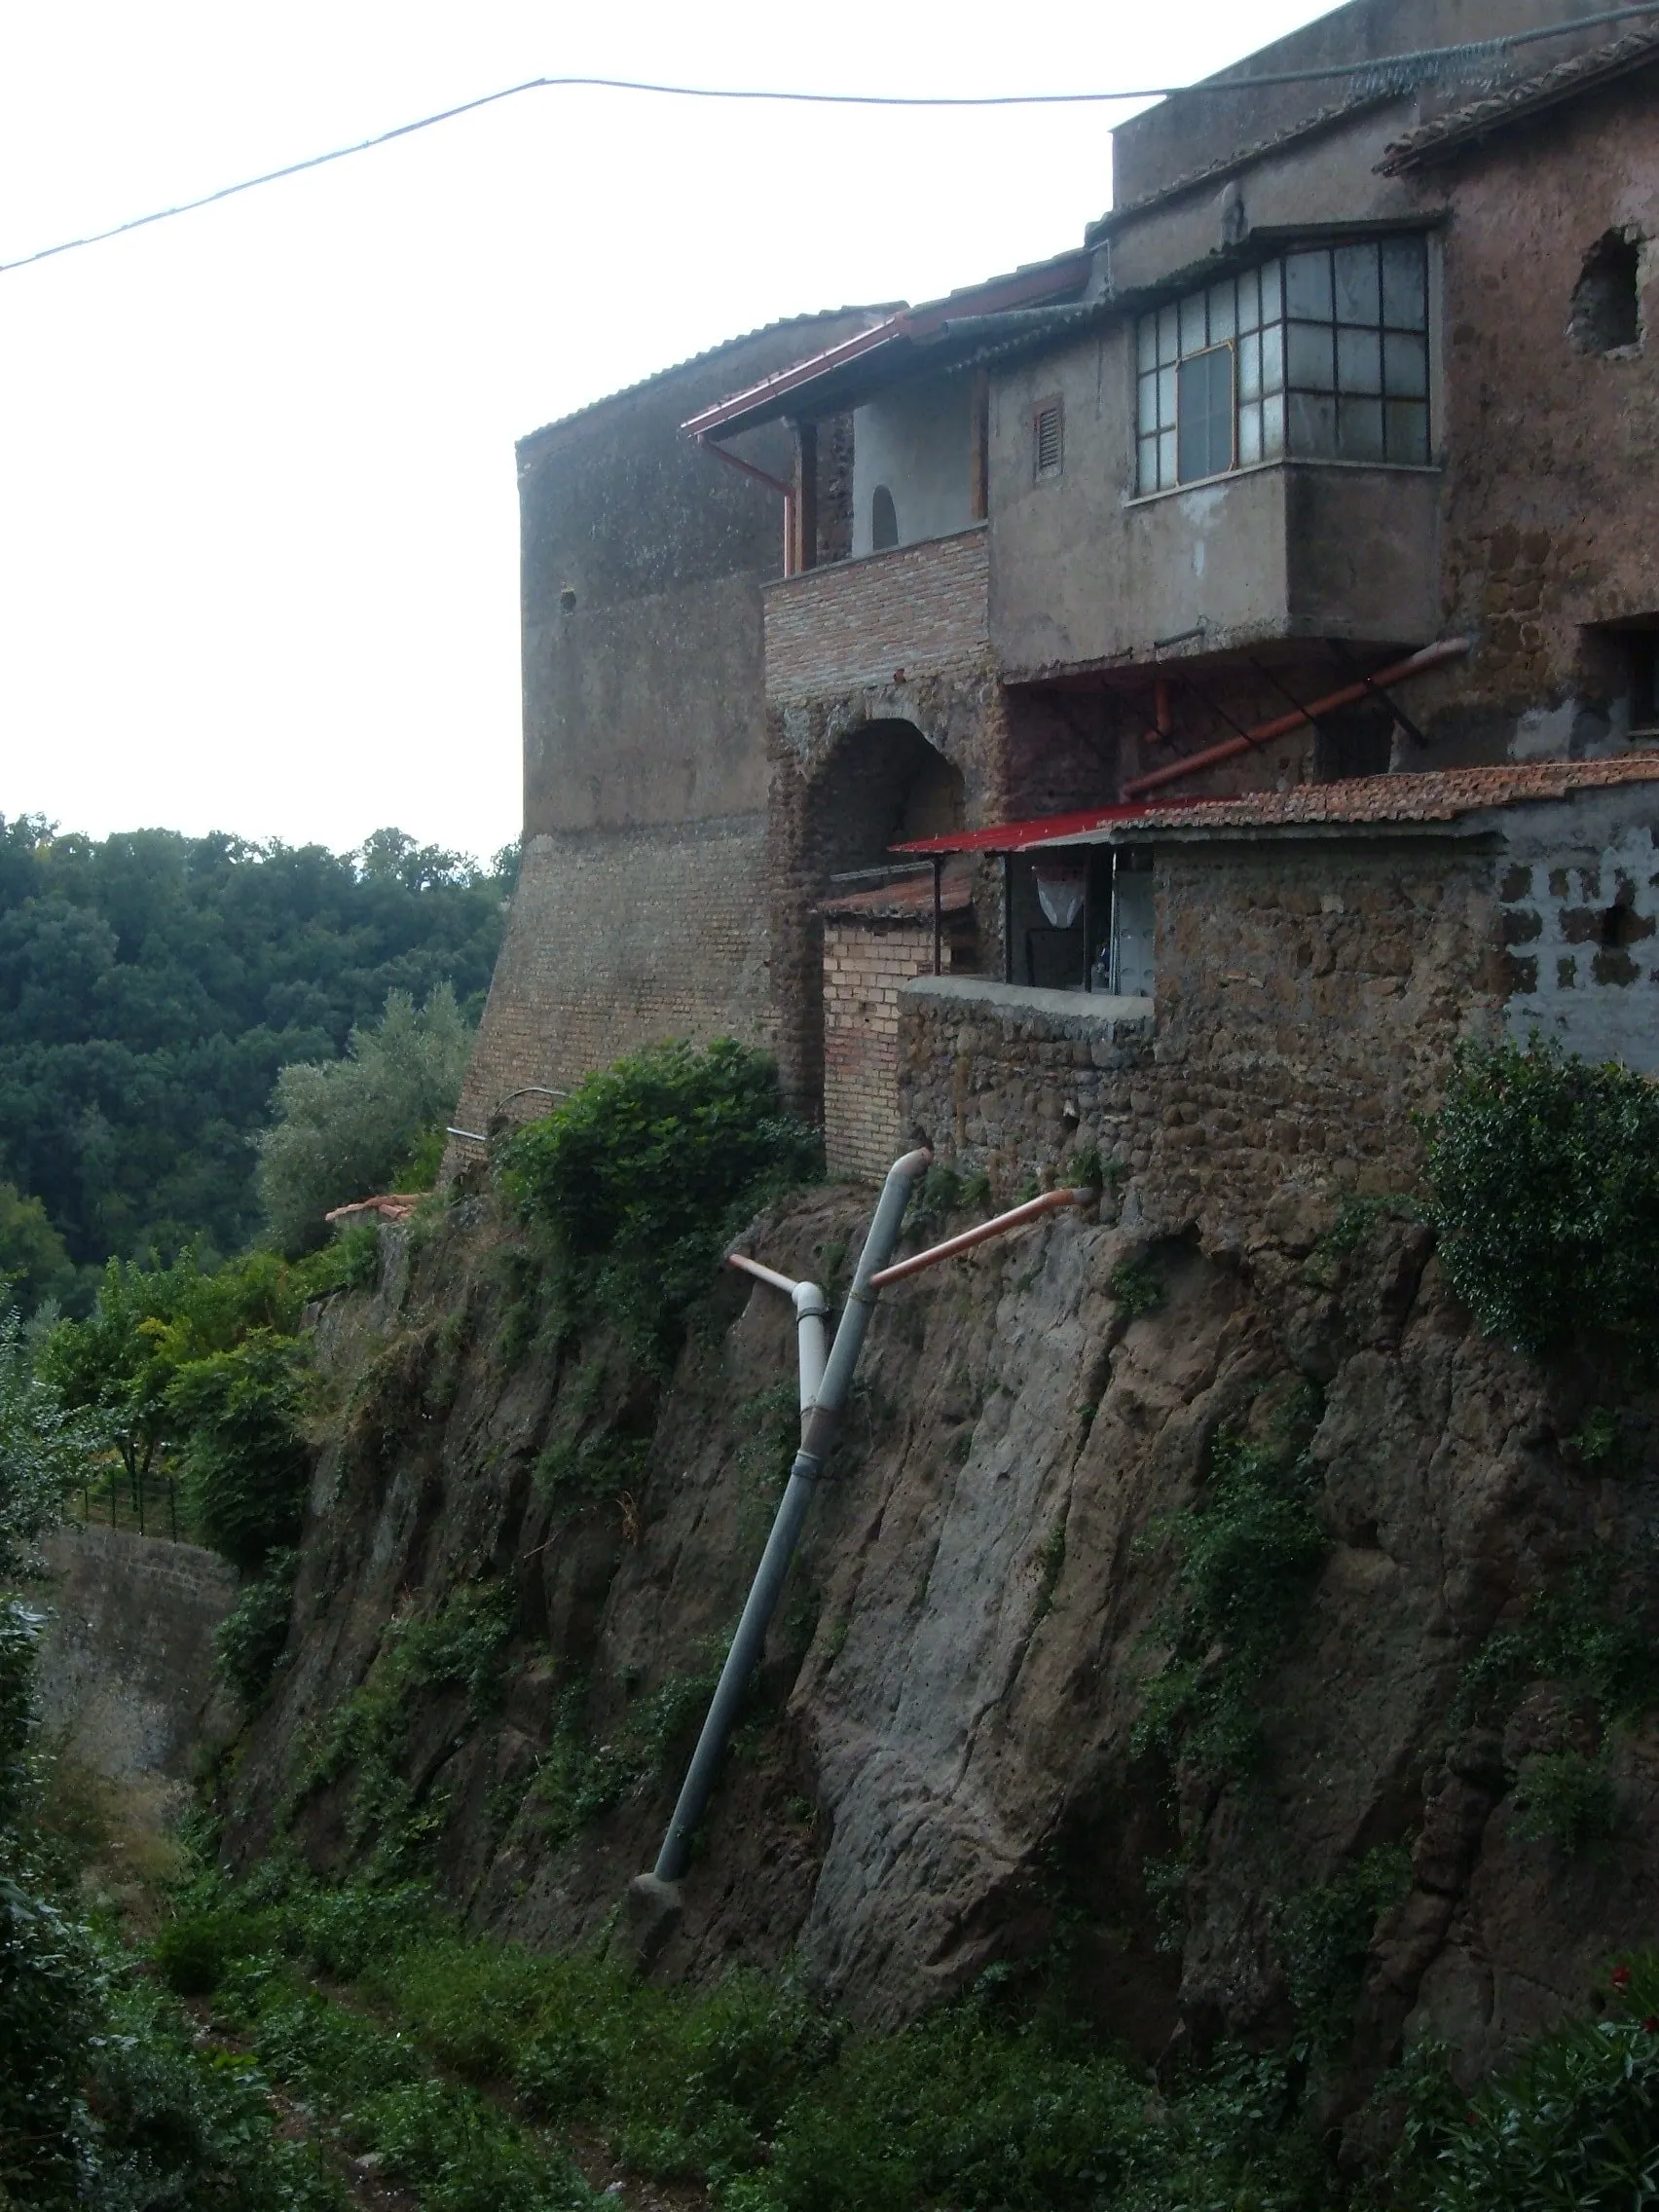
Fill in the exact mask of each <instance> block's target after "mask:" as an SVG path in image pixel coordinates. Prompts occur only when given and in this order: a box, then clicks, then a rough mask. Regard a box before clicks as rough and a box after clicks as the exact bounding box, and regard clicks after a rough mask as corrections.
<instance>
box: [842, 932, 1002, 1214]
mask: <svg viewBox="0 0 1659 2212" xmlns="http://www.w3.org/2000/svg"><path fill="white" fill-rule="evenodd" d="M948 930H949V936H948V939H947V941H946V943H945V945H944V948H943V950H944V959H945V964H946V967H947V968H948V967H950V966H951V965H952V964H953V963H954V962H955V961H959V960H960V959H961V958H962V956H963V954H964V952H965V951H966V949H967V944H968V940H970V938H971V937H972V932H973V918H972V916H971V915H966V914H956V915H952V916H950V917H949V918H948ZM932 973H933V921H932V918H931V917H930V918H929V919H927V920H925V921H887V920H875V921H867V920H861V921H855V920H853V919H852V918H851V917H846V916H835V915H830V916H827V917H826V920H825V923H824V1152H825V1158H826V1160H827V1161H828V1164H829V1168H830V1173H831V1174H832V1175H862V1176H866V1177H867V1178H869V1180H870V1181H872V1182H875V1181H879V1180H880V1178H881V1177H882V1176H883V1175H885V1174H886V1172H887V1170H888V1168H889V1167H891V1166H892V1164H893V1161H894V1159H895V1158H896V1156H897V1155H898V1154H899V1153H900V1152H901V1151H903V1143H902V1141H901V1140H902V1139H903V1136H904V1134H905V1125H904V1124H903V1123H902V1120H901V1114H900V1103H899V993H900V989H901V986H902V985H903V984H904V983H907V982H908V981H909V980H910V979H911V977H916V976H931V975H932Z"/></svg>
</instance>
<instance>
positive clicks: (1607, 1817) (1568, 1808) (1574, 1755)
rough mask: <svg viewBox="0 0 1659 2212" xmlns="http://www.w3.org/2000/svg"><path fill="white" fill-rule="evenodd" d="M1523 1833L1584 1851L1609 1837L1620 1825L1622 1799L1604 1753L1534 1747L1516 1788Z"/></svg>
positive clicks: (1538, 1839)
mask: <svg viewBox="0 0 1659 2212" xmlns="http://www.w3.org/2000/svg"><path fill="white" fill-rule="evenodd" d="M1512 1796H1513V1802H1514V1805H1515V1811H1516V1815H1517V1820H1516V1825H1517V1826H1518V1828H1519V1829H1520V1832H1521V1833H1522V1835H1524V1836H1526V1837H1527V1838H1528V1839H1529V1840H1530V1841H1531V1842H1534V1843H1553V1844H1555V1845H1556V1846H1557V1847H1558V1848H1559V1849H1560V1850H1562V1851H1566V1852H1569V1853H1571V1852H1579V1851H1583V1850H1585V1849H1587V1848H1588V1847H1589V1846H1590V1845H1591V1844H1595V1843H1602V1842H1604V1841H1605V1839H1606V1838H1607V1837H1608V1836H1610V1835H1611V1834H1612V1833H1613V1831H1614V1829H1615V1827H1616V1826H1617V1825H1618V1801H1617V1799H1616V1798H1615V1796H1614V1794H1613V1785H1612V1781H1611V1778H1610V1777H1609V1775H1608V1773H1607V1768H1606V1761H1605V1759H1604V1758H1601V1757H1596V1756H1593V1755H1591V1754H1590V1753H1589V1752H1586V1751H1572V1750H1567V1751H1534V1752H1533V1753H1532V1754H1531V1755H1530V1757H1529V1758H1527V1759H1524V1760H1523V1761H1522V1764H1521V1769H1520V1772H1519V1773H1518V1774H1517V1776H1516V1778H1515V1788H1514V1790H1513V1792H1512Z"/></svg>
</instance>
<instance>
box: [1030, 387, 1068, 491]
mask: <svg viewBox="0 0 1659 2212" xmlns="http://www.w3.org/2000/svg"><path fill="white" fill-rule="evenodd" d="M1033 422H1034V424H1035V432H1036V448H1037V474H1038V475H1039V476H1058V474H1059V473H1060V469H1061V466H1062V464H1063V462H1064V461H1065V417H1064V415H1063V414H1062V412H1061V409H1060V403H1059V401H1058V400H1057V399H1046V400H1045V401H1044V402H1043V404H1042V406H1041V407H1039V408H1038V410H1037V412H1036V415H1035V417H1034V418H1033Z"/></svg>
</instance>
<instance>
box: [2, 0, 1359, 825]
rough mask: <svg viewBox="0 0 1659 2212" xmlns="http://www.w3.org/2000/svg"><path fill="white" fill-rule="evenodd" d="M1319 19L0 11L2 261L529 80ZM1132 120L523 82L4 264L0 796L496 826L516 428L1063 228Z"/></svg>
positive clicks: (1090, 70) (379, 3) (996, 262)
mask: <svg viewBox="0 0 1659 2212" xmlns="http://www.w3.org/2000/svg"><path fill="white" fill-rule="evenodd" d="M1320 12H1321V11H1320V9H1319V8H1318V7H1317V6H1315V5H1309V0H1252V4H1251V5H1250V6H1249V7H1247V8H1245V9H1243V10H1240V9H1239V8H1238V7H1236V6H1222V5H1220V4H1219V0H1187V4H1186V5H1185V6H1183V7H1181V8H1175V7H1169V6H1166V7H1162V8H1149V7H1144V6H1135V7H1131V6H1125V5H1123V4H1122V0H1118V4H1116V5H1112V4H1110V0H1109V4H1107V5H1104V6H1102V5H1100V4H1099V0H1095V4H1093V5H1088V4H1085V0H1043V4H1042V5H1041V6H1038V7H1035V8H1033V9H1031V11H1030V12H1029V13H1027V12H1026V11H1025V9H1023V8H1022V7H1020V6H1019V5H1017V4H1015V5H1012V6H1008V5H1004V6H998V7H990V6H986V5H984V4H983V0H951V4H944V0H926V4H924V0H838V4H837V5H836V6H834V7H830V8H803V7H800V6H795V5H788V4H780V0H772V4H770V5H767V6H761V5H758V4H756V0H726V4H724V5H722V6H719V7H710V6H707V5H705V6H701V7H698V6H689V7H688V6H684V5H678V6H670V5H658V4H655V0H612V4H611V5H609V6H608V7H583V8H580V9H576V8H571V7H569V6H563V5H559V4H557V0H540V4H536V0H473V4H472V5H471V6H458V5H456V4H455V0H445V4H442V5H440V4H436V0H396V4H392V0H283V4H282V5H281V6H279V7H278V6H270V5H267V6H255V5H253V4H252V0H197V4H189V0H146V4H145V5H142V6H134V5H133V4H132V0H103V4H96V5H94V4H90V0H49V4H46V5H34V6H29V5H27V4H26V0H6V4H5V5H3V6H0V261H3V260H9V259H11V258H12V257H13V256H14V255H16V254H18V253H21V252H27V251H29V250H31V249H32V248H34V247H36V246H39V245H44V244H49V243H52V242H54V241H55V240H57V239H59V238H62V237H67V236H72V235H74V234H76V233H78V232H81V231H84V230H89V229H95V228H98V227H101V226H102V225H104V224H106V223H109V222H113V221H119V220H121V219H122V218H124V217H126V216H128V215H132V214H137V213H141V212H144V211H146V210H147V209H149V208H150V207H152V206H158V205H162V204H165V203H168V202H170V201H174V200H178V199H183V198H188V197H190V196H192V195H194V194H196V193H199V192H203V191H206V190H210V189H212V188H213V187H214V186H216V185H219V184H223V183H228V182H230V181H232V180H233V179H235V178H237V177H239V176H241V175H245V174H248V173H250V172H252V171H255V170H257V169H260V168H265V167H271V166H276V165H277V164H279V163H282V162H284V161H289V160H293V159H295V158H297V157H299V156H302V155H305V154H309V153H313V152H318V151H321V150H322V149H323V148H325V147H327V146H330V145H333V144H337V143H342V142H344V141H347V140H350V139H352V138H357V137H362V136H366V135H368V134H369V133H370V132H372V131H375V130H379V129H387V128H388V127H390V126H392V125H394V124H397V123H401V122H404V121H407V120H409V119H411V118H413V117H414V116H417V115H419V114H422V113H424V112H426V111H428V110H430V109H433V108H437V107H442V106H447V105H449V104H451V103H453V102H454V101H456V100H458V99H462V98H466V97H469V96H471V95H473V94H476V93H478V92H488V91H491V90H494V89H495V88H497V87H498V86H501V85H505V84H510V83H512V82H513V81H514V80H516V79H519V78H523V77H529V76H537V75H543V74H549V73H555V72H565V71H576V72H591V73H599V74H610V75H645V76H654V77H665V78H680V79H683V80H685V81H688V82H692V83H702V84H720V83H726V84H733V83H735V84H748V85H757V84H774V85H786V86H797V87H809V88H815V89H824V90H835V91H850V90H859V91H869V90H880V91H903V92H985V91H1043V90H1054V89H1065V88H1066V87H1069V86H1084V85H1088V86H1091V87H1093V86H1117V85H1124V84H1136V83H1142V84H1144V83H1153V84H1157V83H1162V82H1177V83H1179V82H1184V81H1187V80H1189V79H1191V78H1193V77H1195V76H1200V75H1203V74H1205V73H1206V72H1208V71H1210V70H1213V69H1217V68H1220V67H1222V66H1223V65H1224V64H1225V63H1226V62H1228V61H1230V60H1232V59H1235V57H1236V56H1237V55H1240V54H1243V53H1246V52H1248V51H1249V50H1250V49H1252V48H1254V47H1256V46H1259V45H1262V44H1263V43H1265V42H1266V41H1267V40H1268V39H1270V38H1273V37H1276V36H1277V35H1279V34H1280V33H1281V32H1283V31H1285V30H1287V29H1289V28H1291V27H1293V26H1294V25H1295V24H1296V23H1298V22H1302V21H1306V20H1308V19H1309V18H1311V17H1312V16H1314V15H1316V14H1318V13H1320ZM1125 112H1127V111H1126V110H1121V109H1120V110H1112V109H1106V110H1101V109H1087V108H1086V109H1076V110H1066V109H1049V110H1038V111H1026V112H1020V111H1014V112H1004V113H1000V114H999V113H996V112H989V113H981V114H966V115H965V114H960V113H958V114H954V115H952V114H938V115H930V116H923V115H916V114H898V115H894V114H887V115H879V114H869V113H867V112H866V113H864V114H860V113H858V112H856V111H847V110H803V109H798V108H795V109H791V108H760V107H718V106H709V105H705V104H702V103H691V102H669V101H663V100H654V99H645V98H641V97H624V96H622V95H618V94H612V93H603V92H535V93H529V94H526V95H524V96H523V97H521V98H520V99H517V100H513V101H508V102H506V103H504V104H503V105H500V106H498V107H495V108H491V109H487V110H485V111H484V112H483V113H482V114H480V115H477V116H473V117H468V118H464V119H462V120H461V121H460V122H458V123H453V124H447V125H444V126H442V127H440V128H439V129H435V130H432V131H429V132H426V133H424V134H422V135H420V136H418V137H416V138H414V139H411V140H407V141H404V142H403V143H401V144H399V145H397V146H394V147H390V148H387V149H384V150H381V151H379V152H376V153H373V154H368V155H365V156H362V157H360V158H359V159H357V160H354V161H351V162H348V163H342V164H340V165H338V166H331V167H329V168H325V169H322V170H320V171H317V172H313V174H311V175H309V176H306V177H301V178H298V179H294V180H291V181H288V182H285V183H282V184H276V185H272V186H269V187H267V188H265V189H264V190H262V191H260V192H257V193H253V194H249V195H248V196H246V197H244V198H240V199H237V200H234V201H231V202H229V203H225V204H223V205H221V206H218V207H215V208H210V209H207V210H204V211H203V212H201V213H198V214H192V215H187V216H185V217H183V218H181V219H180V220H179V221H177V222H172V223H166V224H163V225H159V226H158V227H156V228H155V229H152V230H149V231H145V232H140V233H138V234H137V235H135V236H133V237H130V238H127V239H123V240H116V241H114V242H112V243H110V244H107V245H100V246H95V247H92V248H91V249H90V250H88V251H86V252H82V253H75V254H70V255H66V256H64V257H63V258H61V259H59V260H56V261H51V262H47V263H44V264H41V265H40V266H38V267H35V268H32V269H23V270H18V271H16V272H13V273H11V274H9V275H5V276H0V813H3V814H6V815H16V814H18V813H23V812H29V811H33V812H39V813H43V814H46V815H48V816H51V817H53V818H55V820H57V821H59V822H60V823H61V824H62V825H63V826H64V827H65V828H73V829H80V830H89V831H91V832H92V834H94V835H102V834H104V833H105V832H107V831H108V830H116V829H131V828H135V827H138V826H141V825H164V826H166V827H170V828H175V829H180V830H189V831H192V832H199V831H203V830H209V829H222V830H234V831H236V832H238V833H240V834H242V835H245V836H251V837H260V838H263V837H270V836H280V837H283V838H286V839H289V840H291V841H294V842H303V841H307V840H311V839H317V840H320V841H322V842H323V843H326V844H329V845H332V846H335V847H336V848H343V847H346V846H350V845H352V844H356V843H358V842H359V841H360V840H361V839H362V838H363V836H364V835H366V833H367V832H368V831H369V830H372V829H375V828H377V827H379V826H381V825H382V824H386V823H396V824H398V825H400V826H401V827H402V828H404V829H406V830H411V831H413V832H414V833H415V834H416V835H417V836H418V837H420V838H421V839H422V840H423V841H431V842H436V843H441V844H446V845H452V846H457V847H460V848H461V849H462V850H467V851H473V852H478V853H488V852H490V851H492V850H493V849H494V848H495V847H496V846H498V845H499V844H501V843H502V842H503V841H504V840H505V839H506V838H508V837H510V836H511V835H513V834H514V833H515V832H516V830H517V828H518V816H519V769H518V755H519V735H518V729H519V701H518V582H517V567H518V540H517V507H516V496H515V488H514V477H513V441H514V439H515V437H518V436H520V435H522V434H523V433H524V432H525V431H527V430H531V429H534V428H535V427H536V425H537V424H541V423H544V422H547V421H549V420H550V419H552V418H553V417H555V416H558V415H562V414H566V413H568V412H569V411H570V410H571V408H573V407H578V406H580V405H582V404H583V403H584V402H586V401H588V400H590V399H594V398H598V397H599V396H601V395H602V394H603V393H605V392H607V391H609V390H612V389H615V388H616V387H619V386H621V385H624V384H628V383H631V382H633V381H635V380H636V379H637V378H639V377H641V376H645V375H647V374H649V373H650V371H652V370H653V369H656V368H660V367H663V366H665V365H667V364H668V363H669V362H672V361H674V360H677V359H681V358H682V357H683V356H684V355H686V354H688V353H693V352H696V351H698V350H701V349H702V348H704V347H706V346H709V345H712V344H715V343H716V342H718V341H719V339H721V338H724V337H729V336H733V335H735V334H736V333H738V332H740V331H744V330H748V329H752V328H754V327H755V326H756V325H757V324H760V323H763V322H768V321H771V320H772V319H774V318H775V317H776V316H779V315H782V314H789V313H796V312H799V311H801V310H806V309H813V308H820V307H829V306H836V305H840V304H841V303H843V302H848V301H860V300H879V299H887V298H908V299H912V300H916V299H925V298H929V297H931V296H933V295H935V294H937V293H940V292H942V291H945V290H947V289H948V288H949V287H951V286H952V285H955V284H961V283H967V282H970V281H972V280H974V279H975V278H977V277H979V276H988V275H990V274H992V273H994V272H996V271H998V270H1002V269H1008V268H1012V267H1014V265H1015V264H1016V263H1017V262H1021V261H1031V260H1035V259H1038V258H1041V257H1043V256H1046V255H1048V254H1050V253H1053V252H1057V251H1059V250H1060V249H1062V248H1063V247H1065V246H1067V245H1070V244H1072V243H1074V242H1077V241H1078V240H1081V237H1082V233H1083V226H1084V224H1085V222H1086V221H1088V219H1089V218H1090V217H1091V216H1094V215H1097V214H1099V213H1100V212H1101V211H1102V210H1103V208H1104V207H1105V205H1106V203H1107V196H1108V178H1109V167H1108V149H1107V130H1108V127H1109V124H1110V122H1111V120H1112V119H1113V117H1114V116H1115V115H1117V116H1121V115H1122V114H1124V113H1125Z"/></svg>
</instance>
